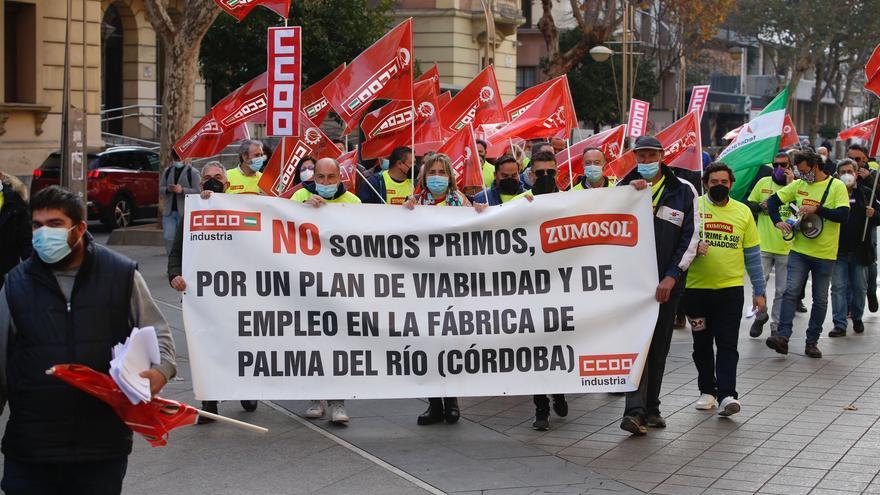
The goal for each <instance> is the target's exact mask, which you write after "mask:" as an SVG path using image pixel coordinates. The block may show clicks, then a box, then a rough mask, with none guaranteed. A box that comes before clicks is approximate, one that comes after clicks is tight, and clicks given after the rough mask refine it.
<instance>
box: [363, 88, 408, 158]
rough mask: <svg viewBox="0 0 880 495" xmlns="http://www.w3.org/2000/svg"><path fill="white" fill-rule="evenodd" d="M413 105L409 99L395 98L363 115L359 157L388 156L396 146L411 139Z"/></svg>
mask: <svg viewBox="0 0 880 495" xmlns="http://www.w3.org/2000/svg"><path fill="white" fill-rule="evenodd" d="M412 125H413V107H412V102H411V101H400V100H395V101H392V102H390V103H387V104H385V105H383V106H382V107H381V108H379V109H377V110H373V111H372V112H370V113H368V114H367V115H366V116H364V120H363V121H362V122H361V129H362V130H363V131H364V142H363V143H361V158H363V159H370V158H379V157H383V156H388V155H390V154H391V152H392V151H394V148H397V147H398V146H406V145H408V144H409V143H410V141H412Z"/></svg>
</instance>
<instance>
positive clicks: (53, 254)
mask: <svg viewBox="0 0 880 495" xmlns="http://www.w3.org/2000/svg"><path fill="white" fill-rule="evenodd" d="M75 228H76V227H71V228H69V229H65V228H64V227H40V228H38V229H37V230H35V231H34V233H33V238H32V239H31V243H32V244H33V246H34V251H36V252H37V255H38V256H39V257H40V259H41V260H43V261H45V262H46V263H48V264H50V265H53V264H55V263H58V262H59V261H61V260H63V259H64V258H65V257H67V255H68V254H70V245H69V244H67V233H68V232H70V231H71V230H73V229H75Z"/></svg>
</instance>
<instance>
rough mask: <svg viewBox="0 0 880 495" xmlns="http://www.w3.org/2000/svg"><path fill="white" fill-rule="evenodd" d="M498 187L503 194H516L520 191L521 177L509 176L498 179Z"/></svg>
mask: <svg viewBox="0 0 880 495" xmlns="http://www.w3.org/2000/svg"><path fill="white" fill-rule="evenodd" d="M498 189H499V190H500V191H501V194H516V193H517V192H519V179H516V178H514V177H508V178H506V179H501V180H500V181H498Z"/></svg>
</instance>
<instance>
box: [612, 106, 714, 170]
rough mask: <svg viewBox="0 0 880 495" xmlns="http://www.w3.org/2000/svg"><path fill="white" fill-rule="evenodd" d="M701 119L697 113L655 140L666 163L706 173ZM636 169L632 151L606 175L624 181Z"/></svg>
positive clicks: (673, 124) (678, 121)
mask: <svg viewBox="0 0 880 495" xmlns="http://www.w3.org/2000/svg"><path fill="white" fill-rule="evenodd" d="M699 118H700V117H699V114H698V113H697V112H691V113H689V114H687V115H685V116H684V117H682V118H680V119H678V120H676V121H675V122H673V123H672V124H671V125H670V126H669V127H667V128H665V129H663V130H662V131H660V132H658V133H657V135H655V136H654V137H656V138H657V140H658V141H660V144H662V145H663V163H666V164H667V165H669V166H670V167H676V168H683V169H686V170H694V171H700V170H702V169H703V147H702V145H701V144H700V121H699ZM635 167H636V155H635V153H634V152H633V151H632V150H630V151H627V152H626V153H624V154H623V155H621V156H620V157H619V158H618V159H616V160H614V161H613V162H611V163H609V164H608V166H607V167H606V169H605V171H606V172H605V175H607V176H612V177H618V178H623V177H625V176H626V175H627V174H628V173H630V172H631V171H632V169H634V168H635Z"/></svg>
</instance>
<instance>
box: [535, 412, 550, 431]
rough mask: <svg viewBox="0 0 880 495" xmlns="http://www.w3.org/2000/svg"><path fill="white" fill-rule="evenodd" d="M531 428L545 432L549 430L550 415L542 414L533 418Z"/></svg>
mask: <svg viewBox="0 0 880 495" xmlns="http://www.w3.org/2000/svg"><path fill="white" fill-rule="evenodd" d="M532 428H534V429H535V430H538V431H547V430H549V429H550V414H549V413H544V414H540V415H536V416H535V422H534V423H532Z"/></svg>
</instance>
